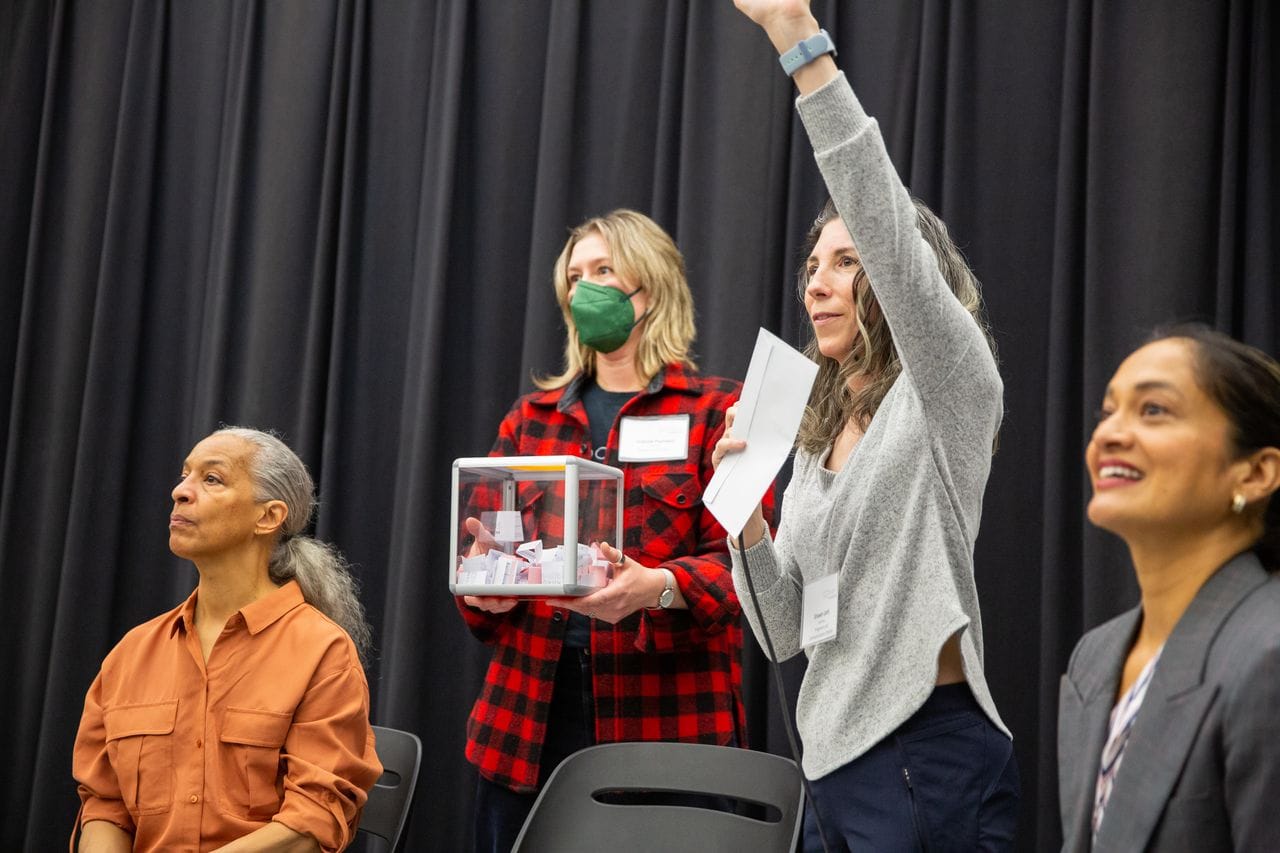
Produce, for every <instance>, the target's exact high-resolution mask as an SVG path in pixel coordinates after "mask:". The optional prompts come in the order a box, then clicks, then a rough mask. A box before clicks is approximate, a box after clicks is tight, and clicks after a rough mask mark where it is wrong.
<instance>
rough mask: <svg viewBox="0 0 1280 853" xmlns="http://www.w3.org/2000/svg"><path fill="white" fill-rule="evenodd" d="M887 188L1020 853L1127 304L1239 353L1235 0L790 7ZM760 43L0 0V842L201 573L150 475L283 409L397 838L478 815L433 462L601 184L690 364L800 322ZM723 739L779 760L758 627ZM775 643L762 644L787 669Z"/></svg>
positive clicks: (502, 400) (24, 842)
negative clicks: (397, 805) (973, 490)
mask: <svg viewBox="0 0 1280 853" xmlns="http://www.w3.org/2000/svg"><path fill="white" fill-rule="evenodd" d="M816 6H817V9H816V11H817V14H818V16H819V18H820V20H822V21H823V22H824V24H825V25H826V26H827V28H828V29H829V30H830V31H831V32H832V34H833V36H834V37H835V40H836V43H837V45H838V46H839V47H840V51H841V53H840V57H839V62H840V64H841V65H842V67H844V68H845V69H846V71H847V72H848V73H849V76H850V78H851V80H852V81H853V84H854V87H855V89H856V90H857V91H858V93H859V94H860V96H861V97H862V99H863V101H864V103H865V104H866V106H867V108H868V110H869V111H870V112H871V113H872V114H873V115H875V116H877V117H878V118H879V120H880V123H881V127H882V129H883V131H884V134H885V137H886V140H887V142H888V146H889V150H890V153H891V155H892V156H893V158H894V161H895V162H896V163H897V164H898V167H899V169H900V171H901V173H902V175H903V178H904V179H905V180H906V181H907V183H908V185H909V186H910V187H911V189H912V191H913V192H914V193H915V194H916V195H918V196H920V197H922V198H923V199H924V200H925V201H927V202H928V203H929V204H930V205H931V206H933V207H934V208H935V209H937V210H938V211H939V212H940V213H941V214H942V215H943V217H944V218H945V219H946V221H947V222H948V224H949V225H950V227H951V230H952V232H953V234H954V235H955V237H956V238H957V241H958V242H959V243H960V245H961V246H962V247H963V248H964V250H965V251H966V253H967V255H968V257H969V259H970V261H971V263H972V265H973V267H974V269H975V270H976V272H977V274H978V276H979V277H980V278H981V279H982V281H983V282H984V286H985V294H986V299H987V303H988V308H989V313H990V315H991V320H992V323H993V325H994V327H995V332H996V337H997V341H998V343H999V346H1000V357H1001V362H1002V370H1003V374H1004V377H1005V383H1006V404H1007V410H1008V414H1007V418H1006V421H1005V426H1004V430H1003V433H1002V438H1001V444H1000V450H999V453H998V455H997V457H996V460H995V468H994V471H993V474H992V478H991V482H990V486H989V488H988V491H987V498H986V506H985V513H984V519H983V526H982V534H981V537H980V539H979V542H978V553H977V573H978V584H979V590H980V593H981V596H982V604H983V622H984V624H983V629H984V632H985V636H986V646H987V661H986V664H987V669H988V678H989V681H990V683H991V685H992V688H993V692H994V693H995V697H996V700H997V703H998V704H999V706H1000V708H1001V709H1002V713H1003V714H1004V716H1005V719H1006V722H1007V723H1008V724H1009V726H1010V728H1011V729H1012V730H1013V732H1014V734H1015V741H1016V747H1017V751H1018V756H1019V760H1020V762H1021V766H1022V772H1023V812H1022V815H1023V819H1022V832H1021V839H1020V846H1021V848H1022V849H1027V850H1032V849H1051V848H1053V847H1054V846H1055V845H1056V844H1057V840H1058V825H1057V804H1056V771H1055V765H1054V737H1055V724H1056V703H1057V685H1058V676H1059V674H1060V673H1061V671H1062V670H1063V668H1064V665H1065V662H1066V656H1067V654H1068V653H1069V652H1070V649H1071V647H1072V645H1073V644H1074V642H1075V640H1076V639H1077V638H1078V637H1079V635H1080V634H1081V633H1082V632H1083V631H1084V630H1085V629H1087V628H1088V627H1090V626H1092V625H1095V624H1097V623H1098V622H1100V621H1102V620H1103V619H1105V618H1107V617H1109V616H1110V615H1113V614H1115V613H1117V612H1119V611H1120V610H1122V609H1125V608H1127V607H1129V606H1132V604H1133V603H1135V602H1136V588H1135V586H1134V584H1133V581H1132V579H1131V572H1130V570H1129V567H1128V563H1127V558H1126V555H1125V553H1124V552H1123V550H1122V548H1120V547H1119V546H1118V544H1117V543H1116V542H1115V541H1113V540H1110V539H1109V538H1108V537H1106V536H1105V535H1101V534H1099V533H1098V532H1096V531H1094V530H1092V529H1091V528H1090V527H1089V526H1088V524H1087V523H1086V522H1085V521H1084V517H1083V506H1084V502H1085V500H1086V499H1087V493H1088V487H1087V483H1086V481H1085V477H1084V471H1083V465H1082V453H1083V447H1084V443H1085V441H1086V439H1087V435H1088V433H1089V430H1090V428H1091V421H1092V412H1093V411H1094V410H1095V408H1096V407H1097V405H1098V402H1099V400H1100V397H1101V391H1102V387H1103V386H1104V384H1105V382H1106V379H1107V378H1108V376H1109V375H1110V372H1111V371H1112V370H1113V369H1114V367H1115V366H1116V364H1117V363H1118V362H1119V360H1120V358H1121V357H1122V356H1123V355H1124V354H1125V353H1126V352H1127V351H1128V350H1129V349H1130V348H1131V347H1132V346H1133V345H1135V344H1136V343H1137V342H1138V341H1140V339H1141V337H1142V336H1143V334H1144V333H1145V332H1146V331H1147V330H1149V329H1150V328H1151V327H1152V326H1154V325H1156V324H1157V323H1161V322H1166V321H1170V320H1180V319H1188V318H1199V319H1202V320H1205V321H1207V322H1210V323H1212V324H1214V325H1216V326H1217V327H1219V328H1221V329H1224V330H1226V331H1229V332H1231V333H1233V334H1236V335H1238V336H1240V337H1242V338H1243V339H1245V340H1247V341H1248V342H1250V343H1253V344H1255V345H1258V346H1261V347H1263V348H1264V349H1267V350H1268V351H1270V352H1272V353H1273V354H1274V353H1276V351H1277V348H1278V347H1280V328H1278V326H1280V312H1278V304H1277V303H1278V301H1280V300H1278V296H1277V290H1278V288H1277V283H1276V273H1277V269H1278V265H1277V258H1276V247H1277V245H1280V241H1277V240H1276V236H1277V235H1276V230H1277V219H1276V216H1275V213H1274V210H1273V203H1272V199H1273V198H1275V197H1276V191H1277V186H1276V183H1277V182H1276V170H1275V153H1274V152H1275V147H1276V141H1275V138H1274V136H1273V132H1272V125H1273V122H1274V120H1275V117H1276V109H1275V106H1276V90H1275V86H1274V82H1273V72H1272V59H1271V45H1272V44H1273V43H1274V42H1275V41H1276V26H1275V15H1274V13H1273V12H1272V10H1271V6H1270V4H1269V3H1267V2H1265V0H1230V2H1222V3H1216V4H1210V3H1201V2H1194V0H1178V2H1166V3H1160V4H1148V3H1139V2H1118V3H1107V4H1102V3H1093V2H1089V0H1068V2H1057V3H1036V4H1028V3H1019V2H984V3H981V4H978V3H950V2H942V0H915V2H906V3H899V2H893V3H882V2H870V0H848V1H847V2H832V0H824V2H818V3H817V4H816ZM792 97H793V92H792V90H791V87H790V83H789V81H788V80H787V79H786V78H785V76H784V75H783V74H782V73H781V71H780V70H779V68H778V66H777V64H776V60H775V58H774V54H773V52H772V50H771V48H770V47H769V45H768V43H767V41H766V39H765V38H764V36H763V35H762V34H761V33H760V32H759V31H757V30H756V29H755V28H754V27H753V26H752V25H751V24H750V23H749V22H747V21H746V20H745V19H744V18H742V17H741V16H740V15H738V13H737V12H736V11H735V10H734V9H733V7H732V4H731V3H730V2H729V0H723V2H720V0H693V2H689V0H629V2H626V3H614V2H603V0H597V2H587V0H578V2H573V0H546V2H510V0H480V1H479V2H464V0H456V2H446V1H445V0H440V2H389V1H388V0H378V2H368V0H364V1H363V2H362V0H272V2H261V0H238V2H237V0H232V2H227V0H182V2H163V0H134V2H127V0H108V2H71V1H70V0H54V2H48V0H14V2H9V3H7V4H4V5H3V8H0V450H2V451H3V456H2V457H0V458H2V460H3V461H2V462H0V465H2V466H3V467H2V468H0V620H2V621H0V626H2V628H3V632H4V637H5V640H4V643H3V649H2V650H0V667H2V670H0V675H2V676H3V699H0V731H4V732H7V733H8V736H9V738H10V744H11V746H10V753H9V754H8V755H7V756H6V762H5V768H4V770H3V772H0V808H2V809H3V812H2V819H0V847H3V848H4V849H6V850H17V849H27V850H45V849H52V848H53V847H55V846H57V845H59V844H62V843H65V842H64V839H65V837H66V835H67V833H68V832H69V830H70V827H71V824H72V821H73V819H74V815H75V810H76V797H75V793H74V787H73V784H72V780H71V777H70V753H71V743H72V739H73V737H74V732H75V728H76V724H77V721H78V719H79V714H80V709H81V704H82V701H83V695H84V691H85V689H86V688H87V687H88V685H89V682H90V681H91V680H92V678H93V675H94V673H95V672H96V669H97V666H98V663H99V662H100V660H101V658H102V656H103V655H104V654H105V653H106V652H107V650H108V649H109V648H110V647H111V646H112V644H114V643H115V642H116V640H118V639H119V637H120V636H121V635H122V634H123V633H124V631H126V630H127V629H128V628H129V627H131V626H132V625H134V624H137V623H139V622H141V621H143V620H144V619H146V618H149V617H151V616H153V615H155V614H157V613H159V612H162V611H164V610H166V609H168V608H170V607H172V606H173V605H174V604H175V603H176V602H178V601H180V600H181V599H182V598H183V597H184V596H185V595H186V594H187V593H188V592H189V591H190V589H191V588H192V586H193V585H194V582H195V574H194V571H193V570H192V569H191V568H190V567H189V566H186V565H184V564H182V563H181V562H180V561H178V560H176V559H175V558H173V557H172V556H171V555H169V553H168V550H167V548H166V539H167V532H166V528H165V517H166V515H167V510H168V506H169V497H168V492H169V488H170V484H171V483H172V482H173V481H174V479H175V478H176V475H177V473H178V469H179V466H180V462H181V460H182V458H183V456H184V455H185V453H186V451H187V450H188V449H189V448H190V446H191V445H192V444H193V443H194V442H195V441H196V440H198V439H199V438H200V437H202V436H203V435H205V434H207V433H208V432H209V431H211V430H213V429H214V428H216V427H217V426H218V425H219V424H220V423H237V424H247V425H253V426H259V427H271V428H275V429H278V430H280V431H281V432H282V433H283V434H284V436H285V437H286V439H287V440H288V441H289V443H290V444H291V445H292V446H293V447H295V448H296V449H297V450H298V451H299V452H300V454H301V455H302V456H303V457H304V459H305V460H306V461H307V462H308V464H309V465H310V466H311V468H312V470H313V473H314V474H315V475H316V477H317V479H318V481H319V483H320V491H321V505H320V509H319V513H318V516H317V519H316V524H315V527H316V532H317V533H318V535H319V536H321V537H322V538H325V539H328V540H331V541H333V542H335V543H337V544H338V545H339V546H340V547H341V548H342V549H343V550H344V551H345V552H346V553H347V555H348V556H349V557H350V559H351V560H352V561H353V562H354V563H355V564H356V573H357V574H358V576H359V578H360V580H361V582H362V584H363V589H364V599H365V602H366V605H367V607H368V609H369V612H370V616H371V619H372V621H373V623H374V626H375V632H376V643H377V647H378V651H377V655H376V659H375V660H374V661H373V663H372V665H371V667H370V673H369V675H370V683H371V688H372V691H373V695H374V716H375V721H376V722H379V723H381V724H384V725H390V726H395V727H400V728H406V729H410V730H412V731H415V732H417V733H418V734H419V735H420V736H421V737H422V738H423V740H424V742H425V744H426V747H427V753H426V759H425V762H424V768H423V774H422V778H421V781H420V786H419V795H418V799H417V804H416V807H415V812H414V816H413V820H412V824H411V827H410V830H409V839H408V846H407V849H411V850H459V849H465V848H466V846H467V845H468V843H469V839H470V807H471V796H472V786H473V779H474V776H473V773H472V771H471V770H470V767H469V765H467V764H466V762H465V761H464V759H463V757H462V749H463V743H464V723H465V718H466V714H467V712H468V710H469V707H470V703H471V701H472V700H473V699H474V697H475V695H476V693H477V691H478V687H479V683H480V680H481V677H482V674H483V666H484V663H485V661H486V659H487V655H486V649H485V648H484V647H482V646H481V645H480V644H479V643H477V642H474V641H473V640H472V639H471V638H470V636H469V635H468V634H467V632H466V631H465V630H464V628H463V627H462V623H461V620H460V619H459V618H458V616H457V614H456V612H455V611H454V605H453V603H452V601H451V600H450V598H449V596H448V593H447V590H446V588H445V577H446V575H445V572H446V563H445V561H444V557H445V554H444V551H445V548H446V547H447V545H446V539H447V523H446V522H445V521H444V519H445V518H446V517H447V510H448V478H447V472H448V469H449V463H450V462H451V461H452V459H453V458H454V457H457V456H463V455H475V454H478V453H483V452H484V451H486V450H487V449H488V446H489V444H490V442H491V439H492V436H493V434H494V432H495V430H496V426H497V423H498V420H499V418H500V417H501V415H502V413H503V412H504V411H505V409H506V407H507V406H508V405H509V404H510V402H511V400H512V399H513V398H514V397H515V396H516V395H517V394H518V393H520V392H521V391H522V390H527V389H528V388H529V387H530V382H529V377H530V373H531V371H549V370H553V369H556V368H557V367H558V358H559V353H560V347H561V340H562V335H563V329H562V326H561V322H560V319H559V314H558V312H557V310H556V308H555V305H554V302H553V298H552V294H551V288H550V268H551V262H552V260H553V259H554V257H555V255H556V254H557V252H558V250H559V248H560V246H561V245H562V243H563V240H564V237H565V229H566V227H567V226H570V225H572V224H575V223H577V222H578V221H580V220H582V219H583V218H585V217H586V216H588V215H591V214H595V213H599V212H603V211H606V210H609V209H612V208H615V207H620V206H629V207H635V208H638V209H640V210H643V211H646V212H648V213H650V214H651V215H652V216H653V217H654V218H655V219H657V220H658V222H660V223H661V224H662V225H664V226H665V227H666V228H667V229H668V230H670V231H671V232H672V234H673V235H674V236H675V237H676V240H677V242H678V243H679V244H680V246H681V247H682V248H683V250H684V251H685V254H686V258H687V261H688V266H689V275H690V282H691V285H692V287H693V291H694V296H695V301H696V305H697V308H698V326H699V338H698V343H697V352H698V356H699V360H700V363H701V365H702V366H703V368H704V369H705V370H707V371H709V372H713V373H720V374H725V375H730V376H737V377H741V375H742V374H743V372H744V371H745V369H746V363H747V360H748V357H749V355H750V349H751V346H752V342H753V341H754V337H755V329H756V327H757V326H760V325H764V326H766V327H768V328H770V329H771V330H773V331H775V332H777V333H779V334H781V335H782V336H783V337H784V338H786V339H788V340H790V341H792V342H794V343H799V342H800V340H801V336H802V334H803V331H804V317H803V312H802V310H801V307H800V306H799V304H798V303H797V301H796V300H795V296H794V287H793V284H792V281H793V275H792V273H793V270H794V268H795V267H796V265H797V263H798V261H799V258H798V257H797V254H796V252H797V248H796V247H797V244H798V242H799V238H800V237H801V235H802V234H803V232H804V230H805V228H806V227H807V224H808V222H809V221H810V219H811V217H812V216H813V215H814V213H815V212H816V211H817V209H818V207H819V206H820V203H821V201H822V199H823V189H822V185H821V181H820V179H819V177H818V175H817V172H816V169H815V168H814V166H813V162H812V156H811V153H810V150H809V148H808V144H807V141H806V140H805V137H804V135H803V132H802V130H801V129H800V128H799V126H798V124H797V122H796V120H795V118H794V115H793V112H792V109H791V102H792ZM747 670H748V673H747V675H748V685H747V694H748V701H749V717H750V723H751V728H752V733H751V737H752V739H753V745H754V746H757V747H761V748H769V749H773V750H774V751H784V750H785V741H784V740H783V739H782V737H781V735H780V731H781V730H780V728H779V720H780V712H779V711H778V710H777V709H776V708H775V707H773V706H772V705H770V704H769V702H770V694H769V693H767V692H766V689H765V688H766V686H767V681H766V678H767V676H766V673H765V671H764V669H763V667H762V666H761V665H760V659H759V656H758V652H756V651H755V650H754V649H753V650H751V652H750V660H749V661H748V667H747ZM799 672H800V670H799V665H797V664H792V665H791V666H790V668H789V669H788V676H787V681H788V682H789V685H790V686H791V687H792V688H793V689H794V682H795V680H796V679H797V678H798V676H799Z"/></svg>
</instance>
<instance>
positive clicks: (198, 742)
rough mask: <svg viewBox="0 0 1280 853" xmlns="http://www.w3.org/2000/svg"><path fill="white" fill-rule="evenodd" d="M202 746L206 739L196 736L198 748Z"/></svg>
mask: <svg viewBox="0 0 1280 853" xmlns="http://www.w3.org/2000/svg"><path fill="white" fill-rule="evenodd" d="M202 746H204V741H202V740H200V738H196V749H199V748H200V747H202Z"/></svg>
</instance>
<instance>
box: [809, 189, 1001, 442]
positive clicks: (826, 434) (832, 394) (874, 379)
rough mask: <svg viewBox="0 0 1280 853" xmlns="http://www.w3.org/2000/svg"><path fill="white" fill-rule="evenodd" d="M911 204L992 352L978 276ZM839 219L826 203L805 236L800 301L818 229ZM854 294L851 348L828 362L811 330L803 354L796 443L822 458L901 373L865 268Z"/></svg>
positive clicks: (924, 211)
mask: <svg viewBox="0 0 1280 853" xmlns="http://www.w3.org/2000/svg"><path fill="white" fill-rule="evenodd" d="M911 201H912V203H913V204H914V205H915V208H916V228H917V229H918V230H919V231H920V236H921V237H923V238H924V241H925V242H926V243H927V244H928V245H929V248H930V249H932V250H933V254H934V257H935V258H936V259H937V261H938V269H939V271H940V272H941V273H942V277H943V278H944V279H945V280H946V282H947V285H948V287H950V288H951V292H952V293H954V294H955V296H956V299H957V300H959V302H960V304H961V305H963V306H964V307H965V309H966V310H967V311H968V312H969V313H970V314H972V315H973V319H974V321H975V322H976V323H977V324H978V328H980V329H981V330H982V334H983V336H984V337H986V339H987V345H988V346H990V347H991V352H992V354H994V353H995V349H996V347H995V341H994V340H993V339H992V337H991V330H990V329H989V328H988V326H987V320H986V313H985V312H984V311H983V308H982V291H981V287H980V285H979V284H978V279H977V277H976V276H974V274H973V271H972V270H970V269H969V264H968V263H967V262H966V261H965V259H964V255H963V254H961V252H960V249H959V248H958V247H957V246H956V244H955V242H954V241H953V240H952V239H951V235H950V234H949V233H948V232H947V226H946V225H944V224H943V222H942V220H941V219H939V218H938V217H937V215H936V214H935V213H934V212H933V211H932V210H930V209H929V208H928V207H927V206H926V205H925V203H924V202H922V201H920V200H919V199H915V198H913V199H912V200H911ZM839 218H840V214H839V212H838V211H837V210H836V206H835V203H834V202H832V200H831V199H827V202H826V204H824V205H823V206H822V211H821V212H820V213H819V214H818V217H817V218H816V219H814V220H813V225H811V226H810V227H809V231H808V233H807V234H805V239H804V245H803V249H802V254H801V255H800V257H801V263H800V270H799V272H798V273H797V276H796V287H797V293H798V295H799V297H800V301H801V302H804V291H805V288H807V287H808V286H809V261H808V258H809V256H810V255H811V254H813V249H814V247H815V246H817V245H818V238H819V237H821V236H822V229H823V228H825V227H826V226H827V224H828V223H830V222H831V221H832V220H835V219H839ZM853 293H854V301H855V304H856V311H855V314H856V316H855V318H854V319H855V320H856V321H857V333H856V334H855V335H854V340H853V350H852V351H851V352H850V353H849V354H848V355H847V356H845V357H844V358H843V359H842V360H840V361H836V360H835V359H832V358H827V357H826V356H824V355H823V354H822V352H821V351H820V350H819V349H818V339H817V337H816V336H813V335H812V328H811V329H810V333H811V336H810V339H809V344H808V346H806V347H805V350H804V354H805V355H807V356H809V358H811V359H812V360H813V361H815V362H817V363H818V376H817V379H815V380H814V383H813V392H812V393H811V394H810V395H809V405H808V406H806V407H805V410H804V417H803V418H802V420H801V422H800V432H799V435H798V436H797V438H796V444H798V445H799V446H800V447H802V448H803V449H805V450H807V451H808V452H810V453H813V454H820V453H821V452H822V451H823V450H824V449H825V448H826V447H827V446H828V445H830V444H831V443H832V442H833V441H835V439H836V436H837V435H839V434H840V431H841V430H842V429H844V425H845V423H846V422H847V421H849V420H850V419H853V420H856V421H857V422H858V424H859V425H861V427H862V428H863V429H866V428H867V425H868V424H870V423H871V418H872V416H874V415H875V413H876V410H877V409H879V408H880V403H881V401H883V400H884V396H885V394H887V393H889V389H890V388H892V387H893V383H894V382H895V381H896V380H897V378H898V374H899V373H901V372H902V363H901V362H900V361H899V360H898V349H897V347H895V346H894V343H893V335H892V334H891V333H890V331H889V323H888V321H886V320H885V317H884V312H882V311H880V310H879V307H878V306H876V305H875V294H874V293H873V292H872V288H871V283H870V282H869V281H868V279H867V273H866V270H861V269H860V270H859V271H858V274H857V276H856V277H855V278H854V281H853ZM873 306H874V310H873ZM859 375H862V376H867V377H868V378H869V379H870V381H869V382H868V383H867V384H866V385H865V386H864V387H863V388H862V389H861V390H859V391H856V392H855V391H851V390H850V389H849V379H850V378H851V377H854V376H859Z"/></svg>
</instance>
